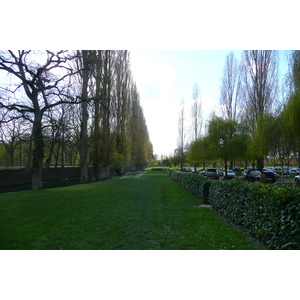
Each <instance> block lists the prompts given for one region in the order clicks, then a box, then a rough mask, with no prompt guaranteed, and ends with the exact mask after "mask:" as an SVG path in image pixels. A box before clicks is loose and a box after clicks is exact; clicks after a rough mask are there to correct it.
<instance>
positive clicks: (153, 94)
mask: <svg viewBox="0 0 300 300" xmlns="http://www.w3.org/2000/svg"><path fill="white" fill-rule="evenodd" d="M130 53H131V70H132V74H133V79H134V80H135V81H136V84H137V89H138V91H139V93H140V101H141V105H142V107H143V110H144V115H145V118H146V122H147V126H148V130H149V134H150V139H151V142H152V144H153V148H154V153H156V154H159V155H160V154H171V153H173V151H174V150H175V148H176V140H177V119H178V111H179V110H178V107H179V98H178V96H176V93H174V81H175V79H176V77H177V71H176V70H175V69H174V68H173V67H172V66H169V65H167V64H165V63H164V62H162V61H161V60H159V59H157V58H154V57H149V56H147V55H144V53H143V52H142V51H130Z"/></svg>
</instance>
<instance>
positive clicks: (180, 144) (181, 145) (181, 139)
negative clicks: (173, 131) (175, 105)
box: [176, 99, 186, 170]
mask: <svg viewBox="0 0 300 300" xmlns="http://www.w3.org/2000/svg"><path fill="white" fill-rule="evenodd" d="M183 103H184V100H183V99H182V106H181V109H180V113H179V119H178V140H177V150H176V152H177V155H178V156H179V159H180V169H181V170H182V169H183V165H184V162H185V156H186V155H185V145H186V130H185V115H184V105H183Z"/></svg>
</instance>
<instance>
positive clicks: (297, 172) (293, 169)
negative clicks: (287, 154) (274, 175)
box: [290, 168, 299, 176]
mask: <svg viewBox="0 0 300 300" xmlns="http://www.w3.org/2000/svg"><path fill="white" fill-rule="evenodd" d="M290 175H293V176H296V175H299V171H298V170H297V169H296V168H292V169H290Z"/></svg>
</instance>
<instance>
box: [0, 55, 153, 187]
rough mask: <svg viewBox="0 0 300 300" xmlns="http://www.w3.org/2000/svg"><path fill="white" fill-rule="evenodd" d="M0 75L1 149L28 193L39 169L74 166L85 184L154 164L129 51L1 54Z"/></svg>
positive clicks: (37, 182)
mask: <svg viewBox="0 0 300 300" xmlns="http://www.w3.org/2000/svg"><path fill="white" fill-rule="evenodd" d="M0 76H1V81H0V82H1V84H0V109H1V132H0V135H1V141H2V145H3V147H5V149H6V151H7V154H8V155H9V157H10V163H11V164H13V162H14V159H19V160H20V159H22V157H23V160H24V156H26V161H27V164H30V166H31V171H32V183H33V189H40V188H42V169H43V166H45V165H46V166H48V167H50V166H52V165H55V166H57V165H59V164H60V165H62V166H64V165H66V164H68V165H80V168H81V183H85V182H88V181H90V180H91V174H90V171H89V168H90V167H92V178H93V180H101V179H103V178H107V177H109V176H111V175H112V174H116V173H117V174H120V173H122V172H125V171H130V170H139V169H142V168H144V167H145V166H146V165H147V164H148V163H149V162H150V161H151V160H152V159H153V148H152V144H151V141H150V138H149V133H148V129H147V125H146V120H145V118H144V114H143V110H142V107H141V105H140V99H139V93H138V90H137V86H136V84H135V82H134V80H133V77H132V74H131V70H130V53H129V52H128V51H122V50H119V51H114V50H79V51H65V50H61V51H55V52H54V51H49V50H46V51H31V50H28V51H25V50H19V51H1V52H0Z"/></svg>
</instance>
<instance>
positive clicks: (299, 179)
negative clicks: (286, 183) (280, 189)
mask: <svg viewBox="0 0 300 300" xmlns="http://www.w3.org/2000/svg"><path fill="white" fill-rule="evenodd" d="M294 181H295V183H300V175H297V176H295V177H294Z"/></svg>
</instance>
